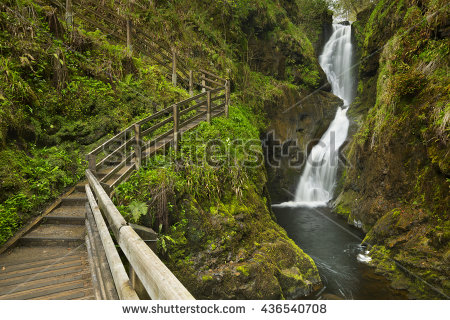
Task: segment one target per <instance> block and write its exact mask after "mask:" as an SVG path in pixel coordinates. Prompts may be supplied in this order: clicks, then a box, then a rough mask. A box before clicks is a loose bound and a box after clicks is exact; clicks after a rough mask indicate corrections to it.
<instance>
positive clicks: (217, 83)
mask: <svg viewBox="0 0 450 320" xmlns="http://www.w3.org/2000/svg"><path fill="white" fill-rule="evenodd" d="M200 80H205V82H210V83H212V84H215V85H217V86H220V87H223V86H224V85H225V83H222V82H217V81H214V80H211V79H208V78H206V77H201V78H200ZM224 82H226V81H224Z"/></svg>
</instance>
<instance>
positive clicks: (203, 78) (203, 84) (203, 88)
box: [201, 72, 206, 92]
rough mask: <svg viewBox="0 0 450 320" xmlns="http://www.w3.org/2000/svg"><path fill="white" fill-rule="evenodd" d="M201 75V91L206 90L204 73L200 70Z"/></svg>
mask: <svg viewBox="0 0 450 320" xmlns="http://www.w3.org/2000/svg"><path fill="white" fill-rule="evenodd" d="M201 76H202V92H205V91H206V88H205V86H206V81H205V78H206V75H205V74H204V73H203V72H202V74H201Z"/></svg>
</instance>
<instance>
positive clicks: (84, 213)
mask: <svg viewBox="0 0 450 320" xmlns="http://www.w3.org/2000/svg"><path fill="white" fill-rule="evenodd" d="M206 113H207V112H206V107H205V106H203V105H200V107H199V114H200V115H202V116H197V117H196V118H195V119H194V120H193V121H190V122H189V123H187V124H186V125H185V126H183V127H180V128H179V130H178V133H183V132H186V131H188V130H190V129H192V128H194V127H196V126H197V125H198V124H199V123H200V122H202V121H206V120H208V118H207V117H208V116H207V114H206ZM222 113H224V110H223V109H221V108H217V109H215V110H211V108H210V114H209V119H211V118H212V117H215V116H218V115H220V114H222ZM174 135H175V133H174V132H173V133H171V134H168V135H166V136H165V137H164V138H162V139H160V140H158V141H157V142H156V143H154V144H153V145H151V146H150V147H148V148H145V149H144V150H142V154H143V157H144V158H145V157H148V156H151V155H153V154H155V153H156V152H158V151H160V150H162V149H163V148H164V147H166V146H167V145H168V144H170V143H173V142H174ZM135 161H136V160H135V159H134V158H133V159H131V161H129V163H127V164H125V165H123V166H122V167H120V170H118V169H117V168H118V167H117V166H115V167H114V166H110V167H107V166H106V167H104V168H102V169H101V170H99V171H98V172H97V177H99V179H101V178H106V179H105V181H104V186H105V187H106V189H109V188H108V186H109V187H110V190H109V191H111V190H112V189H114V187H115V186H117V185H118V183H120V182H121V181H123V180H124V179H126V176H129V175H130V174H131V172H132V169H133V168H134V167H135ZM113 170H114V171H113ZM86 184H87V182H86V181H83V182H80V183H79V184H77V185H76V186H75V188H73V189H72V190H71V191H69V192H68V193H67V194H65V195H64V196H63V197H62V198H61V199H59V200H58V201H57V202H56V203H55V205H53V206H51V207H53V209H51V210H50V211H49V212H48V213H47V214H45V216H43V217H42V219H40V220H39V221H37V222H35V223H33V224H32V226H31V227H30V228H29V230H26V232H24V234H23V235H22V236H21V237H20V238H18V239H16V240H17V241H15V242H14V243H13V245H11V246H10V247H9V248H8V249H7V250H6V251H4V252H3V253H2V254H1V255H0V299H19V300H28V299H49V300H50V299H118V294H117V292H116V290H115V288H114V282H113V279H112V275H111V272H110V270H109V268H108V264H107V259H106V256H105V253H104V249H103V246H102V243H101V241H100V240H99V237H98V235H97V233H98V231H97V227H96V224H95V221H94V219H93V217H92V212H90V210H88V209H87V208H88V206H86V203H87V197H86V193H85V185H86Z"/></svg>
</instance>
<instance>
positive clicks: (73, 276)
mask: <svg viewBox="0 0 450 320" xmlns="http://www.w3.org/2000/svg"><path fill="white" fill-rule="evenodd" d="M87 276H89V274H88V273H81V272H76V273H74V272H73V273H68V274H60V275H54V276H52V277H47V278H41V279H35V278H34V277H28V279H27V280H25V279H24V280H25V281H23V282H20V283H14V284H10V285H7V286H1V287H0V296H2V295H10V294H13V293H18V292H22V291H29V290H32V289H39V288H43V287H50V286H54V285H58V284H61V283H65V282H71V281H76V280H84V279H86V277H87Z"/></svg>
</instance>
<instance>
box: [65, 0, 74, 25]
mask: <svg viewBox="0 0 450 320" xmlns="http://www.w3.org/2000/svg"><path fill="white" fill-rule="evenodd" d="M66 23H67V26H68V27H70V28H71V27H73V10H72V0H66Z"/></svg>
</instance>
